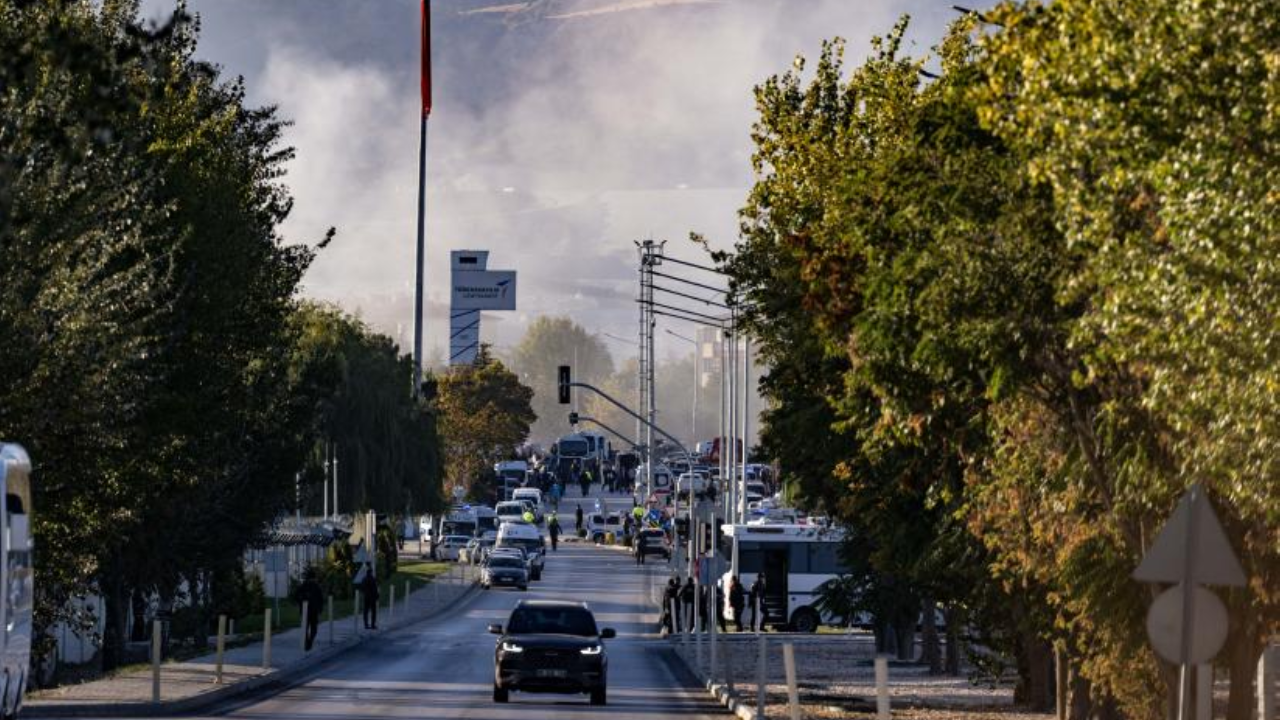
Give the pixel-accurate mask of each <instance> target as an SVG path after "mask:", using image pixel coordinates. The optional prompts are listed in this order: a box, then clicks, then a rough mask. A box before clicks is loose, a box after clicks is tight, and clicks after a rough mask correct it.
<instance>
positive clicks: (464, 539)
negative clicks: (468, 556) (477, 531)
mask: <svg viewBox="0 0 1280 720" xmlns="http://www.w3.org/2000/svg"><path fill="white" fill-rule="evenodd" d="M469 542H471V537H470V536H467V535H445V536H444V540H442V541H441V542H440V549H439V551H438V553H437V556H438V557H439V558H440V559H441V560H457V559H458V557H459V555H461V553H462V549H463V548H465V547H466V546H467V543H469Z"/></svg>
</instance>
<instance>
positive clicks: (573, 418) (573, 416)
mask: <svg viewBox="0 0 1280 720" xmlns="http://www.w3.org/2000/svg"><path fill="white" fill-rule="evenodd" d="M569 424H570V425H577V424H578V413H576V412H571V413H569Z"/></svg>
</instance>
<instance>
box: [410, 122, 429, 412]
mask: <svg viewBox="0 0 1280 720" xmlns="http://www.w3.org/2000/svg"><path fill="white" fill-rule="evenodd" d="M426 219H427V115H426V113H423V115H422V121H421V123H420V125H419V134H418V252H417V262H416V263H415V264H414V265H415V267H416V268H417V284H416V287H415V289H414V295H413V396H414V397H418V394H419V393H420V392H421V390H422V300H423V298H422V295H423V284H424V278H423V275H424V274H425V271H426V267H425V265H426V263H425V258H424V257H423V256H424V255H425V254H426V244H427V243H426Z"/></svg>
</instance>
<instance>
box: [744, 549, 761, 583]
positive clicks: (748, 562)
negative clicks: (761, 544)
mask: <svg viewBox="0 0 1280 720" xmlns="http://www.w3.org/2000/svg"><path fill="white" fill-rule="evenodd" d="M763 569H764V552H763V551H762V550H759V549H758V548H751V549H746V548H741V547H740V548H738V574H739V576H745V575H747V574H748V573H750V574H753V575H754V574H755V573H758V572H760V571H761V570H763Z"/></svg>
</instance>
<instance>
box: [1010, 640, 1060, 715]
mask: <svg viewBox="0 0 1280 720" xmlns="http://www.w3.org/2000/svg"><path fill="white" fill-rule="evenodd" d="M1020 645H1021V647H1020V649H1019V650H1020V652H1019V653H1018V684H1017V685H1016V686H1014V689H1013V701H1014V702H1015V703H1018V704H1019V705H1022V706H1025V707H1027V708H1028V709H1030V710H1034V711H1036V712H1045V711H1048V710H1051V709H1053V702H1054V694H1053V684H1052V677H1053V648H1052V646H1050V645H1049V643H1047V642H1045V641H1043V640H1041V639H1040V638H1039V637H1037V636H1035V635H1034V634H1032V633H1029V632H1028V633H1023V635H1022V639H1021V643H1020Z"/></svg>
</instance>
